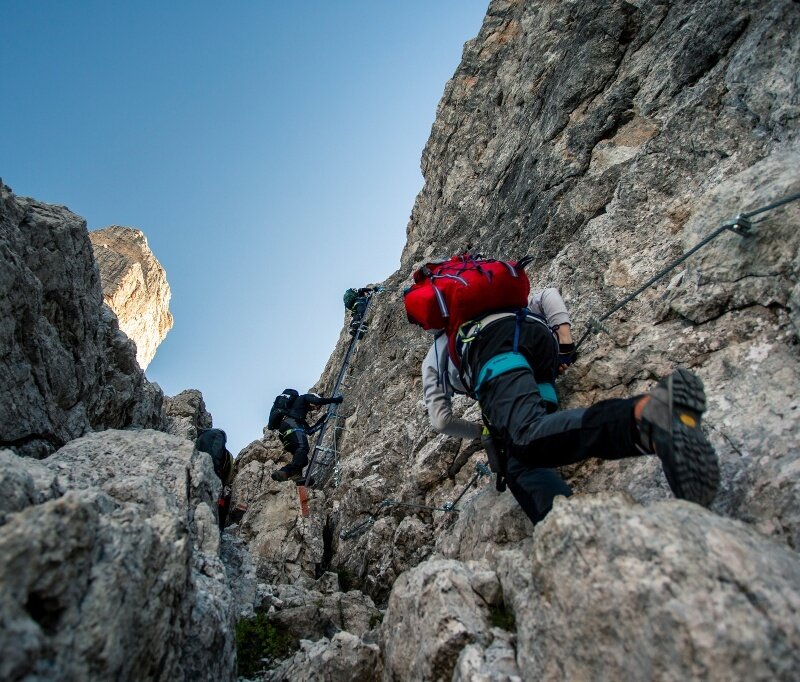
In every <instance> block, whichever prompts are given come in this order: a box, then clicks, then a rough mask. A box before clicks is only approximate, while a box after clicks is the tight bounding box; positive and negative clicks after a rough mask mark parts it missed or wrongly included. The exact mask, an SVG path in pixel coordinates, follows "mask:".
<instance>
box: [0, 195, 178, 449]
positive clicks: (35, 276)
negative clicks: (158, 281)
mask: <svg viewBox="0 0 800 682" xmlns="http://www.w3.org/2000/svg"><path fill="white" fill-rule="evenodd" d="M0 348H2V349H3V350H2V356H0V383H2V386H3V390H2V392H0V446H3V447H7V448H11V449H13V450H14V451H15V452H18V453H20V454H25V455H30V456H34V457H44V456H46V455H48V454H50V453H52V452H54V451H55V450H57V449H58V448H60V447H61V446H62V445H64V444H65V443H66V442H68V441H70V440H73V439H75V438H77V437H79V436H81V435H83V434H84V433H86V432H87V431H92V430H102V429H107V428H124V427H128V426H139V427H145V428H160V427H161V422H162V420H163V414H162V405H161V403H162V398H163V397H162V394H161V390H160V389H159V388H158V386H156V385H154V384H150V383H149V382H148V381H147V380H146V379H145V378H144V375H143V374H142V371H141V369H140V368H139V367H138V365H137V364H136V359H135V349H134V347H133V344H131V342H130V341H129V340H128V337H127V336H125V334H123V333H122V332H120V330H119V327H118V325H117V319H116V317H115V316H114V314H113V313H112V312H111V311H110V310H109V309H108V308H107V307H105V306H104V305H103V298H102V292H101V289H100V277H99V275H98V271H97V265H96V264H95V261H94V257H93V255H92V247H91V243H90V241H89V236H88V233H87V231H86V222H85V221H84V220H83V219H82V218H80V217H78V216H76V215H75V214H74V213H71V212H70V211H69V210H67V209H66V208H64V207H61V206H51V205H48V204H43V203H41V202H38V201H34V200H33V199H26V198H22V197H17V196H15V195H14V194H12V192H11V190H10V189H9V188H8V187H6V186H5V185H3V184H2V183H0Z"/></svg>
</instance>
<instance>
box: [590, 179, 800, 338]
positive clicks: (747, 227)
mask: <svg viewBox="0 0 800 682" xmlns="http://www.w3.org/2000/svg"><path fill="white" fill-rule="evenodd" d="M798 199H800V192H797V193H796V194H790V195H789V196H786V197H784V198H783V199H778V200H777V201H774V202H772V203H771V204H767V205H766V206H761V207H760V208H757V209H754V210H752V211H747V212H746V213H740V214H739V215H737V216H736V217H735V218H731V219H730V220H727V221H725V222H724V223H723V224H722V225H720V226H719V227H718V228H717V229H716V230H714V231H713V232H712V233H711V234H709V235H708V236H707V237H706V238H705V239H703V240H702V241H700V242H699V243H697V244H695V245H694V246H693V247H692V248H691V249H689V250H688V251H687V252H686V253H684V254H683V255H682V256H680V257H679V258H677V259H676V260H674V261H672V263H670V264H669V265H668V266H667V267H665V268H664V269H663V270H661V271H659V272H657V273H656V274H655V275H653V276H652V277H651V278H650V279H649V280H647V282H645V283H644V284H643V285H642V286H640V287H639V288H638V289H637V290H636V291H634V292H633V293H631V294H628V295H627V296H626V297H625V298H623V299H622V300H621V301H620V302H619V303H617V304H616V305H614V306H612V307H611V308H609V310H608V311H607V312H606V313H604V314H603V315H601V316H600V317H598V318H596V319H595V318H593V319H590V320H589V321H588V322H587V323H586V327H587V329H586V331H585V332H584V333H583V336H581V338H580V340H579V341H578V343H576V344H575V348H576V349H577V348H579V347H580V346H581V344H582V343H583V342H584V341H585V340H586V339H587V338H588V337H589V335H591V334H593V333H595V332H603V333H605V334H609V331H608V330H607V329H606V328H605V327H603V324H602V323H603V322H604V321H605V320H607V319H608V318H609V317H611V315H613V314H614V313H615V312H617V311H618V310H619V309H620V308H623V307H624V306H626V305H628V303H630V302H631V301H632V300H633V299H634V298H636V297H637V296H638V295H639V294H641V293H642V292H643V291H645V290H646V289H649V288H650V287H651V286H653V285H654V284H655V283H656V282H658V281H659V280H660V279H662V278H663V277H664V276H665V275H667V274H669V273H670V272H672V271H673V270H674V269H675V268H676V267H678V266H679V265H680V264H681V263H683V262H684V261H685V260H686V259H687V258H689V256H691V255H692V254H694V253H696V252H697V251H699V250H700V249H702V248H703V247H704V246H706V245H707V244H709V243H710V242H712V241H713V240H715V239H716V238H717V237H719V236H720V235H721V234H722V233H723V232H727V231H730V232H733V233H734V234H738V235H739V236H740V237H749V236H752V234H753V231H754V230H753V221H751V220H750V218H752V217H753V216H756V215H758V214H759V213H766V212H767V211H772V210H774V209H776V208H778V207H780V206H783V205H785V204H789V203H791V202H793V201H797V200H798ZM755 222H760V221H755ZM609 335H610V334H609Z"/></svg>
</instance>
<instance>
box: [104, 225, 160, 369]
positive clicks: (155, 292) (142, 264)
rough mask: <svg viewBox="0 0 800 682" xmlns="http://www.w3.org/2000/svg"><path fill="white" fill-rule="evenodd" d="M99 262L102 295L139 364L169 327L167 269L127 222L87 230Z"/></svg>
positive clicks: (145, 362)
mask: <svg viewBox="0 0 800 682" xmlns="http://www.w3.org/2000/svg"><path fill="white" fill-rule="evenodd" d="M89 239H90V240H91V242H92V249H93V250H94V257H95V260H96V261H97V265H98V267H99V268H100V281H101V283H102V286H103V301H104V302H105V303H106V305H108V307H109V308H111V310H113V311H114V313H115V314H116V316H117V319H118V320H119V327H120V329H121V330H122V331H123V332H125V334H127V335H128V338H129V339H130V340H131V341H133V342H134V343H135V344H136V360H137V361H138V363H139V366H140V367H141V368H142V369H147V365H149V364H150V361H151V360H152V359H153V357H154V356H155V354H156V350H157V349H158V346H159V344H160V343H161V342H162V341H163V340H164V337H165V336H166V335H167V332H168V331H169V330H170V329H172V314H171V313H170V312H169V299H170V295H171V294H170V289H169V283H168V282H167V273H166V272H165V271H164V268H162V267H161V263H159V262H158V260H156V257H155V256H154V255H153V252H152V251H151V250H150V247H149V246H148V245H147V237H145V236H144V233H143V232H142V231H141V230H137V229H134V228H132V227H118V226H112V227H106V228H105V229H103V230H97V231H95V232H90V233H89Z"/></svg>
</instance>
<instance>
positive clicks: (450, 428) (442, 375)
mask: <svg viewBox="0 0 800 682" xmlns="http://www.w3.org/2000/svg"><path fill="white" fill-rule="evenodd" d="M528 307H529V308H530V309H531V311H532V312H534V313H536V314H537V315H541V316H542V317H544V318H545V319H546V320H547V324H548V325H549V326H550V327H555V326H557V325H561V324H570V321H569V313H568V312H567V307H566V306H565V305H564V301H563V299H562V298H561V294H560V293H559V292H558V289H554V288H548V289H543V290H542V291H538V292H536V293H534V294H532V295H531V297H530V298H529V299H528ZM513 314H514V313H493V314H491V315H487V316H486V317H483V318H481V320H480V322H481V323H482V324H483V325H486V324H488V323H489V322H493V321H494V320H498V319H500V318H501V317H507V316H509V315H513ZM454 393H466V389H465V388H464V385H463V384H462V383H461V377H460V376H459V374H458V368H457V367H456V366H455V365H454V364H453V363H452V362H451V361H450V356H449V352H448V349H447V335H446V334H441V335H440V336H439V337H438V338H437V339H436V340H435V341H434V342H433V343H432V344H431V347H430V349H429V350H428V354H427V355H426V356H425V359H424V360H423V361H422V394H423V396H424V398H425V407H427V408H428V418H429V419H430V421H431V426H432V427H433V430H434V431H437V432H439V433H443V434H445V435H446V436H453V437H454V438H479V437H480V435H481V431H482V429H483V426H482V425H481V424H479V423H477V422H471V421H467V420H466V419H459V418H458V417H454V416H453V409H452V403H451V400H452V397H453V394H454Z"/></svg>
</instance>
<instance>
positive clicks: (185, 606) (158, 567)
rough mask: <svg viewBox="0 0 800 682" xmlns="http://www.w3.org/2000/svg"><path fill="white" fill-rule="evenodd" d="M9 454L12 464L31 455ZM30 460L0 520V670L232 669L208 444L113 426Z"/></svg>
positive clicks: (71, 674)
mask: <svg viewBox="0 0 800 682" xmlns="http://www.w3.org/2000/svg"><path fill="white" fill-rule="evenodd" d="M3 456H4V457H5V458H6V461H4V467H3V469H4V471H5V470H8V468H10V467H9V465H11V467H14V468H15V469H16V470H17V471H21V470H23V469H25V468H29V467H30V463H28V462H27V461H26V460H24V459H20V458H16V459H17V460H18V461H17V462H16V464H14V463H13V462H9V461H7V460H9V458H13V457H15V456H14V455H9V454H7V453H6V454H4V455H3ZM32 464H35V465H36V468H37V469H39V471H38V473H37V474H36V475H35V476H34V475H31V476H30V478H29V479H28V480H27V481H25V480H22V481H19V482H17V483H16V484H15V483H13V482H11V485H14V488H15V489H17V490H20V489H22V490H23V491H24V495H25V496H26V497H27V500H25V502H24V503H22V504H18V505H16V509H15V510H14V511H11V513H7V514H6V517H5V524H4V525H2V526H0V548H1V549H0V556H2V557H3V561H2V562H0V621H2V623H3V632H4V636H3V638H1V639H0V649H2V651H0V677H2V679H4V680H22V679H34V678H36V679H56V678H58V679H119V680H140V679H160V680H166V679H170V680H172V679H187V680H188V679H205V678H206V677H208V676H211V677H214V678H221V679H231V677H232V676H233V671H234V667H235V652H234V647H233V634H232V628H233V618H234V600H233V597H232V594H231V589H230V587H229V585H228V579H227V577H226V572H225V567H224V566H223V564H222V561H221V560H220V556H219V544H220V543H219V531H218V529H217V527H216V519H215V516H214V511H213V509H214V508H215V502H216V496H217V495H218V493H219V488H220V482H219V479H218V478H217V477H216V475H215V474H214V471H213V467H212V464H211V459H210V457H208V455H206V454H205V453H198V452H196V451H194V449H193V447H192V446H191V444H189V443H188V442H186V441H185V440H182V439H180V438H177V437H175V436H169V435H166V434H163V433H159V432H155V431H106V432H104V433H97V434H91V435H88V436H86V437H84V438H81V439H78V440H74V441H72V442H71V443H69V444H68V445H67V446H65V447H64V448H62V449H61V450H59V451H58V452H57V453H56V454H54V455H52V456H51V457H49V458H48V459H46V460H44V461H43V462H41V463H39V462H34V463H32ZM44 469H46V470H47V471H49V472H50V482H49V483H48V482H47V479H48V476H47V475H45V474H44V473H43V470H44ZM23 478H24V477H23ZM55 479H57V483H54V480H55ZM6 482H8V481H7V479H6ZM42 489H43V490H56V493H57V494H58V495H59V496H58V497H56V498H55V499H48V500H46V501H44V500H43V499H42V498H41V497H37V496H36V492H37V490H42ZM32 491H33V493H34V494H31V492H32ZM62 492H63V494H62Z"/></svg>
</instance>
